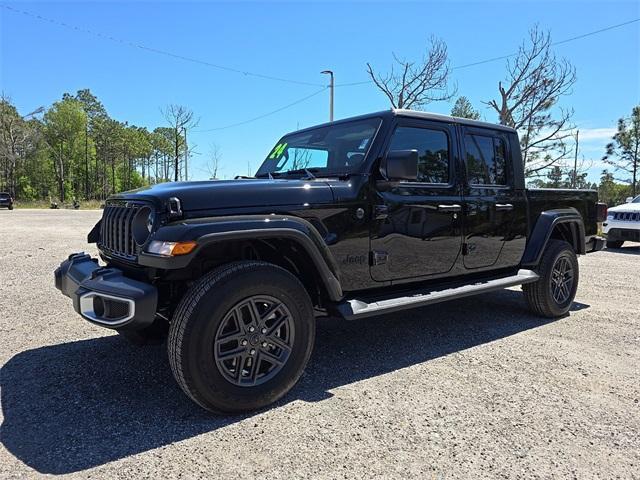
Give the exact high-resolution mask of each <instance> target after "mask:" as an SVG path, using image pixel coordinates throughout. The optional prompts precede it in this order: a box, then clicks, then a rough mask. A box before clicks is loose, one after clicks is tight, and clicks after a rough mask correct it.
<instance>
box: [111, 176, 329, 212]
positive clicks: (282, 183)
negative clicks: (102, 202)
mask: <svg viewBox="0 0 640 480" xmlns="http://www.w3.org/2000/svg"><path fill="white" fill-rule="evenodd" d="M172 197H176V198H178V199H179V200H180V203H181V204H182V209H183V211H185V212H189V211H196V210H212V209H224V208H246V207H271V206H289V205H304V204H305V203H306V204H309V205H314V204H324V203H331V202H332V201H333V194H332V192H331V187H329V185H328V184H327V183H326V182H325V181H323V180H292V179H273V180H269V179H238V180H211V181H203V182H167V183H160V184H158V185H152V186H149V187H143V188H139V189H137V190H132V191H129V192H124V193H120V194H118V195H114V196H113V197H111V198H115V199H125V200H135V199H140V200H147V201H152V202H153V203H155V204H156V205H157V206H158V207H161V206H163V205H166V203H167V201H168V200H169V199H170V198H172Z"/></svg>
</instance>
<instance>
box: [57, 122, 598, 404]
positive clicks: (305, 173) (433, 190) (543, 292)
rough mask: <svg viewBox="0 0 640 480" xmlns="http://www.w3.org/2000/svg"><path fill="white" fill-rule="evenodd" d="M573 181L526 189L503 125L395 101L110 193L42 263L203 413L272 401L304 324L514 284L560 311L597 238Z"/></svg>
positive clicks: (293, 367)
mask: <svg viewBox="0 0 640 480" xmlns="http://www.w3.org/2000/svg"><path fill="white" fill-rule="evenodd" d="M605 218H606V207H605V206H604V205H603V204H599V203H598V198H597V193H596V192H594V191H587V190H542V189H541V190H528V189H526V188H525V180H524V174H523V163H522V158H521V152H520V147H519V143H518V136H517V133H516V132H515V130H513V129H511V128H507V127H504V126H498V125H492V124H488V123H483V122H478V121H471V120H465V119H460V118H452V117H448V116H441V115H434V114H427V113H422V112H414V111H408V110H391V111H386V112H381V113H373V114H370V115H364V116H359V117H354V118H349V119H346V120H341V121H336V122H332V123H328V124H324V125H320V126H317V127H312V128H308V129H304V130H300V131H297V132H294V133H291V134H288V135H285V136H284V137H283V138H282V139H280V140H279V141H278V142H277V144H276V145H275V146H274V147H273V149H272V150H271V151H270V152H269V153H268V155H267V157H266V159H265V160H264V162H263V163H262V165H261V166H260V168H259V169H258V171H257V173H256V175H255V178H241V179H236V180H229V181H203V182H177V183H164V184H160V185H154V186H151V187H146V188H141V189H138V190H134V191H131V192H125V193H122V194H118V195H114V196H112V197H110V198H109V199H108V200H107V202H106V204H105V208H104V213H103V215H102V219H101V220H100V221H99V222H98V223H97V224H96V226H95V227H94V228H93V229H92V230H91V232H90V233H89V236H88V241H89V242H90V243H93V242H95V243H97V247H98V250H99V252H100V258H101V259H102V263H99V262H98V260H97V259H94V258H91V257H90V256H89V255H87V254H84V253H76V254H73V255H71V256H69V258H68V259H67V260H65V261H64V262H62V264H61V265H60V267H59V268H58V269H57V270H56V272H55V284H56V287H57V288H58V289H60V290H61V291H62V292H63V293H64V294H65V295H67V296H69V297H71V298H72V300H73V307H74V309H75V310H76V311H77V312H78V313H79V314H80V315H81V316H82V317H84V318H85V319H86V320H88V321H89V322H92V323H94V324H96V325H100V326H103V327H107V328H111V329H115V330H117V331H118V332H119V333H121V334H123V335H124V336H125V337H127V338H129V339H131V340H134V341H145V340H149V339H153V338H156V339H157V338H158V337H160V338H162V336H163V334H164V336H166V337H167V347H168V355H169V361H170V365H171V368H172V370H173V374H174V376H175V379H176V380H177V382H178V383H179V385H180V386H181V387H182V389H183V390H184V392H185V393H186V394H187V395H188V396H189V397H191V398H192V399H193V400H194V401H195V402H196V403H197V404H199V405H201V406H202V407H204V408H205V409H208V410H211V411H218V412H239V411H247V410H252V409H256V408H260V407H263V406H265V405H268V404H270V403H271V402H274V401H275V400H277V399H278V398H280V397H282V396H283V395H284V394H285V393H287V392H288V391H289V390H290V389H291V388H292V387H293V385H294V384H295V383H296V381H297V380H298V379H299V378H300V375H301V374H302V372H303V370H304V368H305V365H306V363H307V360H308V359H309V356H310V355H311V351H312V348H313V343H314V337H315V320H316V318H317V317H318V316H322V315H332V316H338V317H342V318H344V319H346V320H354V319H361V318H365V317H369V316H372V315H378V314H383V313H389V312H396V311H400V310H404V309H409V308H414V307H419V306H424V305H428V304H433V303H436V302H442V301H445V300H452V299H456V298H460V297H465V296H469V295H476V294H482V293H484V292H488V291H492V290H496V289H502V288H505V287H511V286H515V285H522V288H523V291H524V297H525V299H526V301H527V303H528V305H529V307H530V308H531V309H532V310H533V311H534V312H535V313H536V314H537V315H540V316H543V317H559V316H562V315H564V314H566V313H567V312H568V310H569V309H570V307H571V305H572V302H573V299H574V296H575V294H576V289H577V288H578V262H577V256H578V255H580V254H585V253H588V252H591V251H594V250H599V249H601V248H602V246H603V240H602V239H601V238H600V237H598V236H597V235H596V232H597V222H599V221H602V220H604V219H605Z"/></svg>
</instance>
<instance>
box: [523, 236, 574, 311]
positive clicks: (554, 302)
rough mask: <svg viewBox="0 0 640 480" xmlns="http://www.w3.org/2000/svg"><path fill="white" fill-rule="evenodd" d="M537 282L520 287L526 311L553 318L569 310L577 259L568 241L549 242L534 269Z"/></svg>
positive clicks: (553, 240) (572, 296)
mask: <svg viewBox="0 0 640 480" xmlns="http://www.w3.org/2000/svg"><path fill="white" fill-rule="evenodd" d="M537 273H538V274H539V275H540V279H539V280H538V281H537V282H535V283H529V284H526V285H523V287H522V290H523V291H524V296H525V298H526V300H527V303H528V304H529V308H530V309H531V310H532V311H533V312H534V313H536V314H537V315H541V316H543V317H548V318H556V317H560V316H562V315H564V314H565V313H567V312H568V311H569V309H570V308H571V305H572V304H573V299H574V298H575V296H576V291H577V290H578V276H579V268H578V257H577V256H576V253H575V251H574V250H573V248H572V247H571V245H569V244H568V243H567V242H565V241H562V240H555V239H552V240H550V241H549V244H548V245H547V248H546V249H545V251H544V253H543V255H542V259H541V261H540V265H539V267H538V269H537Z"/></svg>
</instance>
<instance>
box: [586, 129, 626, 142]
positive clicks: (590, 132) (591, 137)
mask: <svg viewBox="0 0 640 480" xmlns="http://www.w3.org/2000/svg"><path fill="white" fill-rule="evenodd" d="M616 131H617V129H615V128H581V129H580V141H583V140H584V141H587V142H588V141H598V140H611V137H613V136H614V135H615V133H616Z"/></svg>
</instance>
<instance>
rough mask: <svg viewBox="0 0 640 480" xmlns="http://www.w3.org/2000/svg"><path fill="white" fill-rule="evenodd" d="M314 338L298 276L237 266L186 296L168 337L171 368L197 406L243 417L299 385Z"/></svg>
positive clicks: (260, 265) (256, 265)
mask: <svg viewBox="0 0 640 480" xmlns="http://www.w3.org/2000/svg"><path fill="white" fill-rule="evenodd" d="M314 338H315V318H314V313H313V307H312V304H311V300H310V298H309V295H308V294H307V292H306V290H305V289H304V287H303V286H302V284H301V283H300V281H299V280H298V279H297V278H296V277H295V276H294V275H292V274H291V273H290V272H288V271H287V270H284V269H283V268H280V267H278V266H276V265H273V264H269V263H266V262H256V261H245V262H236V263H231V264H228V265H224V266H222V267H220V268H218V269H216V270H213V271H212V272H209V273H208V274H207V275H205V276H204V277H203V278H202V279H201V280H199V281H198V282H197V283H196V284H195V285H194V286H193V287H192V288H191V289H190V290H189V292H187V294H186V295H185V296H184V298H183V299H182V301H181V302H180V304H179V306H178V308H177V310H176V313H175V315H174V318H173V320H172V322H171V326H170V329H169V338H168V350H169V362H170V364H171V369H172V371H173V374H174V376H175V378H176V380H177V382H178V384H179V385H180V387H181V388H182V389H183V390H184V392H185V393H186V394H187V395H188V396H189V397H191V399H193V400H194V401H195V402H196V403H198V404H199V405H200V406H202V407H203V408H205V409H207V410H210V411H220V412H242V411H248V410H254V409H257V408H261V407H264V406H266V405H268V404H270V403H272V402H274V401H276V400H277V399H279V398H280V397H282V396H283V395H285V394H286V393H287V392H288V391H289V390H290V389H291V388H292V387H293V386H294V385H295V383H296V382H297V381H298V379H299V378H300V376H301V375H302V372H303V370H304V368H305V366H306V364H307V361H308V359H309V357H310V355H311V350H312V348H313V342H314Z"/></svg>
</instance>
